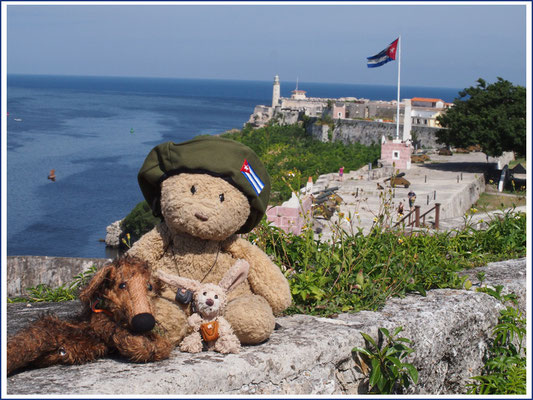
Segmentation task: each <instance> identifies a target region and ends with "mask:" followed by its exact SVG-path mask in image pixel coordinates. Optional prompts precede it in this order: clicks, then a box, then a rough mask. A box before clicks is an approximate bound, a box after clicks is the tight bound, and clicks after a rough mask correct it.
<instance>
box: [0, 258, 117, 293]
mask: <svg viewBox="0 0 533 400" xmlns="http://www.w3.org/2000/svg"><path fill="white" fill-rule="evenodd" d="M109 261H111V259H107V258H70V257H47V256H8V257H7V297H16V296H24V295H26V294H27V289H28V288H29V287H33V286H36V285H39V284H41V283H42V284H45V285H48V286H51V287H54V288H56V287H59V286H61V285H64V284H69V283H71V282H72V281H73V278H74V277H75V276H76V275H78V274H80V273H82V272H85V271H87V270H88V269H89V268H90V267H92V266H93V265H96V266H97V267H101V266H102V265H104V264H106V263H107V262H109Z"/></svg>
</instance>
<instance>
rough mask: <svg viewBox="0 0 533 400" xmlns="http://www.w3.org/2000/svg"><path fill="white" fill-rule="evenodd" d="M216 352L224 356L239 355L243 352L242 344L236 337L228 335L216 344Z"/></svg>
mask: <svg viewBox="0 0 533 400" xmlns="http://www.w3.org/2000/svg"><path fill="white" fill-rule="evenodd" d="M215 351H218V352H219V353H222V354H228V353H233V354H237V353H239V352H240V351H241V342H239V339H238V338H237V336H235V335H233V334H232V335H227V336H223V337H221V338H219V339H218V340H217V342H216V343H215Z"/></svg>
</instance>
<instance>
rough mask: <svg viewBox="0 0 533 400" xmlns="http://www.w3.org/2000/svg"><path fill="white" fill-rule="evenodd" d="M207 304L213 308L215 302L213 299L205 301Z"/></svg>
mask: <svg viewBox="0 0 533 400" xmlns="http://www.w3.org/2000/svg"><path fill="white" fill-rule="evenodd" d="M205 304H207V305H208V306H209V307H211V306H212V305H213V304H215V302H214V300H213V299H207V300H206V301H205Z"/></svg>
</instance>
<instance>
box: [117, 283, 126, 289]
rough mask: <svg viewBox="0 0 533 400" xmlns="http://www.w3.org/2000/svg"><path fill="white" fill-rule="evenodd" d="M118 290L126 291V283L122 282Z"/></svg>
mask: <svg viewBox="0 0 533 400" xmlns="http://www.w3.org/2000/svg"><path fill="white" fill-rule="evenodd" d="M118 288H119V289H126V282H122V283H121V284H120V285H118Z"/></svg>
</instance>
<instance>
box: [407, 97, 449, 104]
mask: <svg viewBox="0 0 533 400" xmlns="http://www.w3.org/2000/svg"><path fill="white" fill-rule="evenodd" d="M411 101H420V102H424V103H436V102H437V101H441V102H443V103H444V100H441V99H427V98H425V97H413V98H412V99H411Z"/></svg>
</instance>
